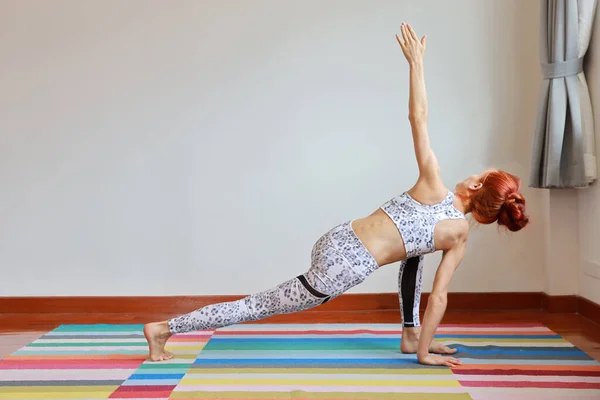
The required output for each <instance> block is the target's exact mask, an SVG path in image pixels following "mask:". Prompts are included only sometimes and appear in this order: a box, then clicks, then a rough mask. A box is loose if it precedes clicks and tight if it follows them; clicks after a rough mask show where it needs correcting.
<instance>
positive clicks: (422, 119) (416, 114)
mask: <svg viewBox="0 0 600 400" xmlns="http://www.w3.org/2000/svg"><path fill="white" fill-rule="evenodd" d="M408 120H409V121H410V123H411V124H412V125H419V124H424V123H426V122H427V112H426V111H412V112H410V113H409V114H408Z"/></svg>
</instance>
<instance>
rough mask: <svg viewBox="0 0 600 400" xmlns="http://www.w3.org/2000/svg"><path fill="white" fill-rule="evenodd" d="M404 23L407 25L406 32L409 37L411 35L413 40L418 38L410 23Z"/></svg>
mask: <svg viewBox="0 0 600 400" xmlns="http://www.w3.org/2000/svg"><path fill="white" fill-rule="evenodd" d="M406 25H407V27H408V33H409V34H410V37H411V38H412V39H413V40H419V37H418V36H417V34H416V33H415V31H414V30H413V28H412V26H410V25H408V24H406Z"/></svg>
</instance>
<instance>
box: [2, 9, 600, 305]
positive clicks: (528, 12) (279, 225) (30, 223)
mask: <svg viewBox="0 0 600 400" xmlns="http://www.w3.org/2000/svg"><path fill="white" fill-rule="evenodd" d="M538 6H539V5H538V2H536V1H527V2H524V1H522V0H503V1H481V0H455V1H452V2H440V1H437V0H428V1H418V2H417V1H409V0H406V1H398V0H389V1H369V2H367V1H362V0H339V1H338V0H336V1H327V2H321V1H316V0H305V1H294V2H292V1H288V2H279V1H276V0H271V1H253V2H251V3H250V2H245V1H232V0H229V1H227V2H221V1H216V0H214V1H192V0H188V1H183V0H180V1H172V2H166V1H158V0H144V1H142V0H135V1H134V0H131V1H126V2H124V1H118V0H110V1H87V2H81V1H76V0H54V1H52V2H39V1H25V0H4V1H2V2H1V3H0V68H1V70H0V187H1V188H2V189H3V190H2V195H1V196H0V276H1V277H2V278H1V283H0V295H2V296H18V295H151V294H157V295H175V294H241V293H248V292H254V291H257V290H262V289H265V288H267V287H270V286H272V285H274V284H277V283H279V282H281V281H283V280H284V279H288V278H290V277H293V276H295V275H297V274H299V273H302V272H304V271H305V270H306V268H308V265H309V258H310V249H311V247H312V245H313V243H314V242H315V240H316V239H317V238H318V237H319V235H321V234H322V233H324V232H325V231H326V230H328V229H329V228H330V227H332V226H333V225H335V224H337V223H340V222H343V221H346V220H349V219H352V218H358V217H361V216H364V215H366V214H368V213H370V212H372V211H373V210H374V209H375V208H376V207H377V206H379V205H380V204H382V203H383V202H384V201H386V200H387V199H388V198H390V197H391V196H394V195H396V194H398V193H400V192H402V191H404V190H406V189H407V188H408V187H410V185H412V184H413V183H414V180H415V177H416V173H417V169H416V164H415V161H414V156H413V153H412V143H411V135H410V131H409V125H408V120H407V108H408V105H407V96H408V81H407V78H408V72H407V66H406V63H405V61H404V60H403V56H402V54H401V51H400V49H399V47H398V45H397V43H396V42H395V38H394V34H395V33H396V32H397V30H398V27H399V25H400V23H401V22H402V21H403V20H406V21H409V22H411V23H412V24H413V25H414V26H415V28H416V29H417V31H418V32H419V33H421V34H423V33H427V34H428V35H429V40H428V54H427V57H426V63H427V64H426V65H427V66H426V74H427V85H428V90H429V99H430V116H431V122H430V132H431V139H432V143H433V146H434V148H435V150H436V151H437V154H438V158H439V161H440V163H441V165H442V166H443V177H444V179H445V181H446V183H447V185H448V186H450V187H453V186H454V184H455V182H456V181H458V180H460V179H462V178H463V177H464V176H466V175H469V174H472V173H476V172H478V171H480V170H481V169H483V168H486V167H489V166H495V167H499V168H505V169H508V170H510V171H511V172H513V173H515V174H518V175H520V176H522V177H523V178H524V185H523V186H524V193H525V195H526V196H527V198H528V205H529V210H530V212H531V214H532V217H533V223H532V224H531V226H530V227H529V228H528V229H526V230H525V231H524V232H520V233H518V234H513V235H508V234H504V233H501V232H500V233H499V232H498V230H497V229H496V227H495V226H484V227H478V228H476V229H475V230H474V232H473V234H472V239H471V240H470V244H469V252H468V256H467V258H466V260H465V261H464V263H463V265H462V267H461V268H460V269H459V271H458V272H457V275H456V278H455V279H454V281H453V283H452V290H453V291H540V290H542V289H543V288H544V278H543V265H544V262H545V252H544V246H545V243H546V242H545V239H544V234H543V232H546V223H547V221H546V218H545V215H547V214H546V212H547V209H546V208H545V207H547V195H546V194H545V192H543V191H534V190H529V189H528V188H527V187H526V186H527V185H526V181H525V180H526V178H527V176H528V170H529V159H530V149H531V137H532V131H533V126H534V121H535V109H536V101H537V89H538V82H539V66H538V58H537V51H532V50H531V49H537V43H538V18H539V16H538ZM596 84H597V83H596ZM429 258H430V259H429V261H428V264H427V277H426V285H425V286H426V287H425V290H430V289H431V282H432V279H433V274H434V272H435V267H436V262H437V261H439V254H438V255H434V256H431V257H429ZM396 274H397V268H395V267H387V268H383V269H382V270H380V271H378V272H377V273H376V274H374V276H373V277H372V278H371V279H369V280H368V281H367V282H365V283H364V284H363V285H361V286H359V287H357V288H356V289H354V290H353V291H354V292H393V291H395V290H396Z"/></svg>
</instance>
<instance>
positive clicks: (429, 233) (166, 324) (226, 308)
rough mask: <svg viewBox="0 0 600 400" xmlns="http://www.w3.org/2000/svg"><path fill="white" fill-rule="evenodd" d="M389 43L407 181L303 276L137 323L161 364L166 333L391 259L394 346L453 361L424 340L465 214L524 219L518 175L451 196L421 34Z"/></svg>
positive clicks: (516, 226)
mask: <svg viewBox="0 0 600 400" xmlns="http://www.w3.org/2000/svg"><path fill="white" fill-rule="evenodd" d="M401 31H402V37H400V36H399V35H396V39H397V40H398V43H399V44H400V47H401V48H402V52H403V53H404V56H405V57H406V60H407V61H408V64H409V66H410V98H409V120H410V124H411V128H412V136H413V141H414V150H415V154H416V159H417V163H418V167H419V178H418V180H417V182H416V183H415V185H414V186H413V187H412V188H411V189H410V190H409V191H408V192H405V193H403V194H401V195H399V196H397V197H395V198H393V199H391V200H389V201H388V202H386V203H385V204H384V205H383V206H381V207H380V208H379V209H377V211H375V212H374V213H372V214H371V215H369V216H368V217H365V218H361V219H357V220H353V221H350V222H346V223H343V224H340V225H338V226H336V227H334V228H333V229H332V230H331V231H329V232H328V233H326V234H325V235H323V236H322V237H321V238H320V239H319V240H318V241H317V242H316V244H315V245H314V247H313V250H312V265H311V268H310V269H309V270H308V272H306V273H305V274H303V275H300V276H298V277H297V278H294V279H291V280H289V281H287V282H284V283H282V284H281V285H279V286H277V287H275V288H273V289H271V290H267V291H265V292H262V293H258V294H253V295H250V296H248V297H246V298H244V299H241V300H238V301H233V302H227V303H220V304H213V305H209V306H206V307H203V308H200V309H198V310H196V311H193V312H191V313H189V314H186V315H182V316H179V317H176V318H173V319H170V320H168V321H162V322H155V323H150V324H147V325H146V326H145V327H144V334H145V335H146V338H147V340H148V343H149V346H150V356H149V358H150V359H151V360H154V361H160V360H167V359H170V358H171V357H172V354H171V353H169V352H167V351H165V350H164V348H165V344H166V342H167V340H168V338H169V337H170V336H171V335H173V334H176V333H183V332H189V331H197V330H210V329H216V328H220V327H224V326H228V325H232V324H236V323H241V322H246V321H256V320H259V319H263V318H267V317H270V316H273V315H276V314H286V313H292V312H296V311H301V310H306V309H309V308H312V307H316V306H318V305H320V304H323V303H325V302H327V301H329V300H330V299H333V298H335V297H337V296H339V295H341V294H342V293H344V292H346V291H347V290H348V289H350V288H352V287H354V286H356V285H358V284H359V283H361V282H363V281H364V280H365V279H366V277H367V276H369V275H370V274H371V273H372V272H373V271H375V270H376V269H377V268H379V267H381V266H384V265H389V264H392V263H395V262H400V274H399V278H398V287H399V297H400V302H401V307H400V309H401V313H402V320H403V326H404V328H403V334H402V342H401V346H400V347H401V350H402V351H403V352H405V353H416V354H417V358H418V360H419V362H420V363H422V364H427V365H446V366H450V367H453V366H456V365H458V364H460V361H459V360H457V359H456V358H454V357H452V356H449V355H441V354H453V353H454V352H456V350H454V349H450V348H448V347H446V346H444V345H442V344H440V343H436V342H434V341H433V338H434V334H435V330H436V329H437V327H438V325H439V323H440V321H441V319H442V316H443V315H444V312H445V310H446V303H447V292H448V285H449V283H450V279H451V278H452V275H453V274H454V271H455V270H456V268H457V267H458V265H459V264H460V262H461V261H462V259H463V256H464V254H465V247H466V242H467V236H468V231H469V224H468V222H467V221H466V219H465V214H468V213H471V214H472V215H473V218H474V219H475V220H477V221H478V222H480V223H483V224H491V223H493V222H496V221H498V224H500V225H504V226H506V227H507V228H508V229H509V230H511V231H518V230H520V229H521V228H523V227H524V226H525V225H527V223H528V217H527V216H526V215H525V199H524V198H523V196H522V195H521V194H520V193H519V185H520V180H519V178H517V177H515V176H513V175H511V174H508V173H506V172H504V171H499V170H489V171H486V172H484V173H482V174H479V175H473V176H470V177H469V178H467V179H465V180H464V181H462V182H460V183H459V184H458V185H456V187H455V192H454V193H453V192H451V191H449V190H448V189H447V188H446V187H445V186H444V184H443V182H442V180H441V179H440V173H439V166H438V163H437V160H436V157H435V155H434V153H433V151H432V150H431V148H430V147H429V137H428V133H427V98H426V92H425V80H424V74H423V55H424V53H425V41H426V36H424V37H423V38H422V39H421V40H419V39H418V37H417V35H416V34H415V32H414V31H413V29H412V28H411V27H410V26H409V25H407V24H402V26H401ZM434 251H442V252H443V256H442V260H441V263H440V265H439V267H438V269H437V273H436V275H435V280H434V283H433V290H432V292H431V295H430V296H429V300H428V302H427V308H426V311H425V316H424V323H423V326H422V327H421V324H420V321H419V298H420V294H421V277H422V268H423V256H424V255H425V254H428V253H432V252H434Z"/></svg>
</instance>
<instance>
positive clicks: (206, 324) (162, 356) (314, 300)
mask: <svg viewBox="0 0 600 400" xmlns="http://www.w3.org/2000/svg"><path fill="white" fill-rule="evenodd" d="M314 279H316V276H315V273H314V272H312V271H309V272H307V273H306V274H304V275H301V276H299V277H297V278H294V279H290V280H289V281H287V282H284V283H282V284H280V285H279V286H277V287H275V288H273V289H270V290H267V291H264V292H261V293H256V294H252V295H250V296H247V297H245V298H243V299H240V300H237V301H230V302H226V303H218V304H210V305H208V306H205V307H202V308H200V309H198V310H196V311H192V312H191V313H188V314H185V315H181V316H178V317H176V318H173V319H170V320H168V321H163V322H158V323H152V324H148V325H146V326H145V327H144V334H145V335H146V339H147V340H148V344H149V346H150V359H152V360H154V361H161V360H167V359H169V358H171V357H172V354H171V353H169V352H166V351H164V347H165V344H166V342H167V340H168V339H169V337H171V336H172V335H174V334H177V333H184V332H191V331H203V330H212V329H217V328H222V327H224V326H229V325H233V324H238V323H241V322H247V321H257V320H259V319H263V318H267V317H270V316H273V315H277V314H289V313H293V312H297V311H303V310H307V309H309V308H313V307H316V306H318V305H321V304H323V303H324V302H326V301H328V300H329V299H330V298H331V297H332V295H333V293H330V294H329V295H327V294H324V293H321V292H318V291H317V290H316V289H314V284H313V285H311V284H310V282H311V281H312V282H314Z"/></svg>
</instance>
